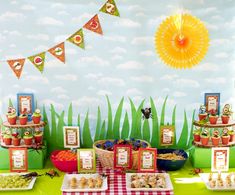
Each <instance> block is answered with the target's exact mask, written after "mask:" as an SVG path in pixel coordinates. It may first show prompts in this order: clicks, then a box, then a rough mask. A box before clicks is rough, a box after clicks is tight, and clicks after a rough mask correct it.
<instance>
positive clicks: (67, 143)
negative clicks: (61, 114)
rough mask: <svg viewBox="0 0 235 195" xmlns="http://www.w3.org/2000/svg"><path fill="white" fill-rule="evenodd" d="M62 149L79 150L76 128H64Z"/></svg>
mask: <svg viewBox="0 0 235 195" xmlns="http://www.w3.org/2000/svg"><path fill="white" fill-rule="evenodd" d="M63 131H64V147H65V148H79V147H80V133H79V127H78V126H64V127H63Z"/></svg>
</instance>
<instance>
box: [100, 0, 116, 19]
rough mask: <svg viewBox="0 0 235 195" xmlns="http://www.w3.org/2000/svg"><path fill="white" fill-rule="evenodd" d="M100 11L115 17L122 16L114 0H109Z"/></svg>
mask: <svg viewBox="0 0 235 195" xmlns="http://www.w3.org/2000/svg"><path fill="white" fill-rule="evenodd" d="M100 11H101V12H104V13H106V14H110V15H113V16H120V14H119V11H118V9H117V6H116V3H115V1H114V0H108V1H107V2H106V3H105V4H104V5H103V7H102V8H101V9H100Z"/></svg>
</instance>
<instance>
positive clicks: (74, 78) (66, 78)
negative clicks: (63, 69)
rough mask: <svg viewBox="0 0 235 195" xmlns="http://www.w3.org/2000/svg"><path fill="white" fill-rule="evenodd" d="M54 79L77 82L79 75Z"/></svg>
mask: <svg viewBox="0 0 235 195" xmlns="http://www.w3.org/2000/svg"><path fill="white" fill-rule="evenodd" d="M54 77H55V78H56V79H58V80H62V81H76V80H78V78H77V75H75V74H63V75H55V76H54Z"/></svg>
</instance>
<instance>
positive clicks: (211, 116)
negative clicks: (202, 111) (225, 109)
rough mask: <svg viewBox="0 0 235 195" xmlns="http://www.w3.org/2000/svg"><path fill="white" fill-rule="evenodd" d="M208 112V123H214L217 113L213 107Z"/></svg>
mask: <svg viewBox="0 0 235 195" xmlns="http://www.w3.org/2000/svg"><path fill="white" fill-rule="evenodd" d="M209 113H210V115H209V121H210V124H216V123H217V120H218V115H217V113H216V111H215V109H211V110H210V112H209Z"/></svg>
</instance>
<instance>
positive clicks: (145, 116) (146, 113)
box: [141, 108, 153, 119]
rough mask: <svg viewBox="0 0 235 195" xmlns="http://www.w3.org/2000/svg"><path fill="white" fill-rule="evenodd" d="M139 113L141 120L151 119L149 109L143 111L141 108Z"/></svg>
mask: <svg viewBox="0 0 235 195" xmlns="http://www.w3.org/2000/svg"><path fill="white" fill-rule="evenodd" d="M141 112H142V114H143V119H149V118H153V116H152V113H151V108H145V109H143V108H142V109H141Z"/></svg>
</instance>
